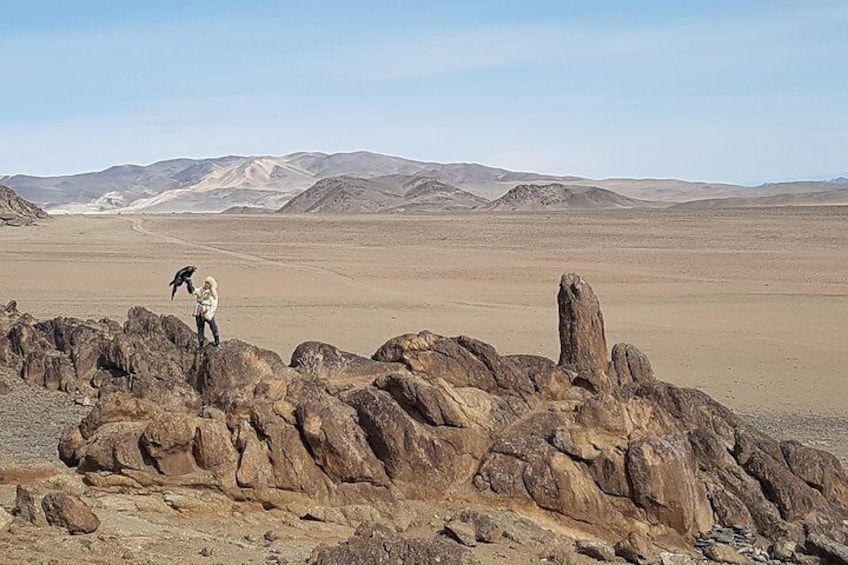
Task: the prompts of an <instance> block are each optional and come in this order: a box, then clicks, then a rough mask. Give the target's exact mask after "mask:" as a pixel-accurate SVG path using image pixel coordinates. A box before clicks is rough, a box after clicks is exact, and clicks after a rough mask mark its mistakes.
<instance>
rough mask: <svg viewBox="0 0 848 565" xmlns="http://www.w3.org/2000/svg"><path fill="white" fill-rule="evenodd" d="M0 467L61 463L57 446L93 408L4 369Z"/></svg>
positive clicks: (1, 375) (0, 401)
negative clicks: (27, 382)
mask: <svg viewBox="0 0 848 565" xmlns="http://www.w3.org/2000/svg"><path fill="white" fill-rule="evenodd" d="M0 383H4V384H5V385H7V387H8V392H6V393H2V391H4V390H6V388H7V387H6V386H3V384H0V468H2V467H12V466H20V465H40V464H57V463H58V464H61V463H60V461H59V455H58V453H57V450H56V447H57V445H58V444H59V438H60V436H61V435H62V432H63V431H64V430H65V428H67V427H68V426H70V425H75V424H78V423H79V422H80V420H81V419H82V418H83V417H84V416H85V415H86V414H88V412H89V411H90V410H91V407H90V406H88V407H86V406H79V405H77V404H75V403H74V399H73V397H72V396H71V395H69V394H66V393H64V392H50V391H48V390H46V389H44V388H39V387H35V386H31V385H28V384H26V383H25V382H23V381H22V380H20V379H19V378H18V377H16V376H15V375H14V374H10V373H9V372H8V371H3V370H2V369H0Z"/></svg>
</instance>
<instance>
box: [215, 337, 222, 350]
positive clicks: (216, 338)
mask: <svg viewBox="0 0 848 565" xmlns="http://www.w3.org/2000/svg"><path fill="white" fill-rule="evenodd" d="M219 345H221V340H220V339H218V336H217V335H216V336H215V347H218V346H219Z"/></svg>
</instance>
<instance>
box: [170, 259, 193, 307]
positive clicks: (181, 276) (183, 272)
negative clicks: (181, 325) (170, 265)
mask: <svg viewBox="0 0 848 565" xmlns="http://www.w3.org/2000/svg"><path fill="white" fill-rule="evenodd" d="M196 270H197V267H195V266H194V265H189V266H188V267H183V268H182V269H180V270H179V271H177V274H176V275H174V280H172V281H171V282H169V283H168V284H169V285H170V286H171V300H173V299H174V295H175V294H176V293H177V289H178V288H180V287H181V286H182V285H183V283H185V282H188V283H189V284H188V289H189V292H191V275H193V274H194V272H195V271H196Z"/></svg>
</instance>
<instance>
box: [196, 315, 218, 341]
mask: <svg viewBox="0 0 848 565" xmlns="http://www.w3.org/2000/svg"><path fill="white" fill-rule="evenodd" d="M194 320H195V321H196V322H197V341H199V342H200V345H203V344H204V343H205V342H206V332H205V331H204V330H205V329H206V326H205V325H204V324H209V328H210V329H211V330H212V337H214V338H215V343H216V344H217V343H218V322H216V321H215V318H212V319H211V320H207V319H205V318H204V317H203V316H195V317H194Z"/></svg>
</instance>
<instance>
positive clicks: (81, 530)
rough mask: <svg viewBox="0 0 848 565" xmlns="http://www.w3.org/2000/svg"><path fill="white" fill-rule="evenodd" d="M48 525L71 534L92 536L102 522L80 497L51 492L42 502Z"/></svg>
mask: <svg viewBox="0 0 848 565" xmlns="http://www.w3.org/2000/svg"><path fill="white" fill-rule="evenodd" d="M41 507H42V508H43V509H44V515H45V517H46V518H47V523H48V524H50V525H51V526H58V527H60V528H65V529H67V530H68V533H70V534H72V535H73V534H90V533H92V532H94V531H95V530H97V528H99V527H100V520H99V519H98V518H97V515H96V514H95V513H94V512H92V511H91V508H89V507H88V505H87V504H86V503H85V502H83V501H82V499H80V498H79V497H78V496H74V495H72V494H65V493H61V492H51V493H48V494H46V495H45V496H44V498H43V499H42V500H41Z"/></svg>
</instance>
